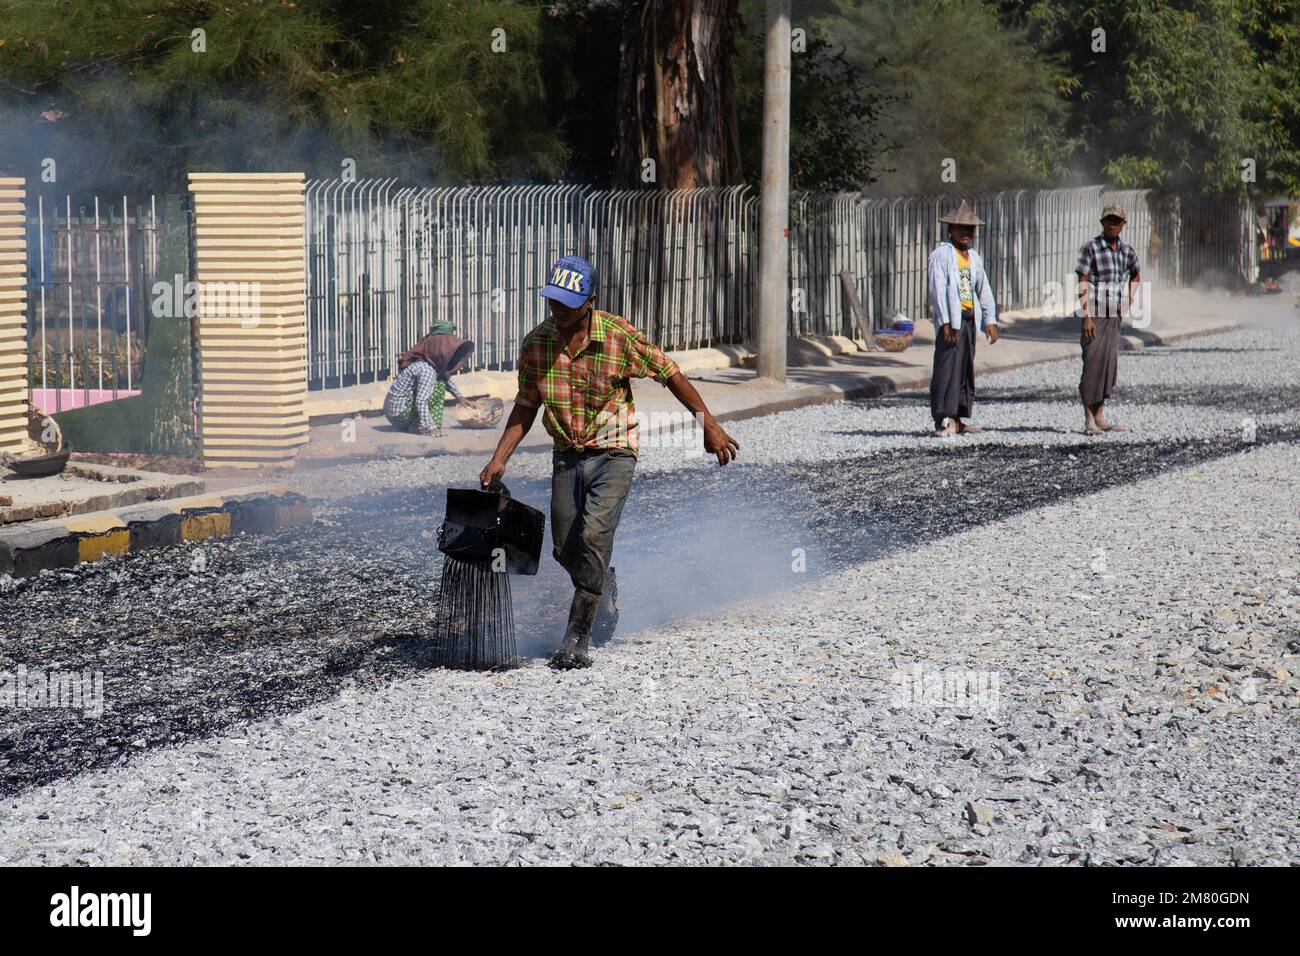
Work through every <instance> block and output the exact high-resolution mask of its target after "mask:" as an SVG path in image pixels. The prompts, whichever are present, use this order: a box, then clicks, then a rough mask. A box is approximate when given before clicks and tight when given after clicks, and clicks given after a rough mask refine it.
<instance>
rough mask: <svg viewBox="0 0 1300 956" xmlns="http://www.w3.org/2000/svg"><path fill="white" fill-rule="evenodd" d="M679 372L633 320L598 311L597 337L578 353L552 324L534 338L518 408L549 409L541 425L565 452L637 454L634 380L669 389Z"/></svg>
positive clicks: (522, 366)
mask: <svg viewBox="0 0 1300 956" xmlns="http://www.w3.org/2000/svg"><path fill="white" fill-rule="evenodd" d="M677 372H678V368H677V363H676V362H674V361H673V360H672V359H670V358H669V357H668V356H667V355H665V354H664V352H663V350H662V349H661V348H659V346H657V345H655V344H654V343H653V342H651V341H650V340H649V339H648V338H646V337H645V335H643V334H642V333H641V332H638V331H637V330H636V329H635V328H634V327H633V326H632V324H631V323H630V322H628V321H627V319H624V318H622V317H620V316H617V315H610V314H609V313H608V312H601V311H600V310H599V309H593V310H592V313H591V338H590V339H589V340H588V342H587V344H586V345H585V346H584V347H583V349H582V351H580V352H579V353H578V354H577V355H572V356H571V355H569V353H568V352H567V351H566V350H565V348H564V344H563V342H562V341H561V337H560V333H559V331H558V330H557V329H556V328H555V326H554V324H553V322H552V321H551V319H549V318H548V319H546V320H545V321H544V322H542V324H541V325H539V326H537V328H535V329H533V330H532V331H531V332H529V333H528V335H527V336H526V337H525V338H524V344H523V348H522V350H521V352H520V356H519V394H518V395H517V396H515V404H516V405H523V406H524V407H526V408H537V407H538V406H545V412H544V413H543V415H542V424H543V426H545V428H546V433H547V434H548V435H550V436H551V437H552V438H553V439H555V447H556V448H557V449H559V450H561V451H563V450H567V449H570V448H626V449H628V450H630V451H631V452H632V453H633V454H636V453H637V450H638V447H639V441H638V438H637V431H638V429H637V420H636V409H635V407H634V406H633V404H632V385H631V382H630V381H629V380H630V379H634V378H654V379H655V380H656V381H658V382H660V383H665V384H666V383H667V381H668V380H669V379H670V378H672V377H673V376H674V375H676V374H677Z"/></svg>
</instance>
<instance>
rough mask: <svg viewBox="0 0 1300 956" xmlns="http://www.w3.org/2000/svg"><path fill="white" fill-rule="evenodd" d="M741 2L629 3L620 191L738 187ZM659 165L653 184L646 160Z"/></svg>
mask: <svg viewBox="0 0 1300 956" xmlns="http://www.w3.org/2000/svg"><path fill="white" fill-rule="evenodd" d="M738 3H739V0H624V2H623V40H622V48H621V63H620V67H619V91H618V124H619V125H618V130H617V135H616V138H615V146H614V186H615V188H618V189H641V188H647V187H659V188H663V189H688V188H691V187H695V186H729V185H732V184H734V183H737V182H739V181H740V178H741V168H740V136H739V127H738V124H737V119H736V101H735V95H734V94H735V88H734V81H733V78H732V73H731V55H732V49H733V45H732V44H733V36H734V31H735V30H736V28H737V25H738V20H739V14H738ZM648 159H649V160H654V168H653V179H651V178H649V176H650V172H649V171H648V169H647V167H648V164H647V163H646V162H645V161H646V160H648Z"/></svg>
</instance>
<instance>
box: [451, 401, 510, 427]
mask: <svg viewBox="0 0 1300 956" xmlns="http://www.w3.org/2000/svg"><path fill="white" fill-rule="evenodd" d="M505 409H506V403H505V402H503V401H501V399H499V398H467V399H464V400H463V401H462V402H461V403H460V405H459V407H458V408H457V409H456V420H457V421H458V422H460V423H461V425H463V426H464V427H465V428H495V427H496V426H497V423H498V422H500V421H501V414H502V413H503V412H504V411H505Z"/></svg>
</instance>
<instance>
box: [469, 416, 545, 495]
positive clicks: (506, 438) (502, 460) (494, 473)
mask: <svg viewBox="0 0 1300 956" xmlns="http://www.w3.org/2000/svg"><path fill="white" fill-rule="evenodd" d="M537 408H538V406H536V405H520V404H519V403H518V402H515V407H514V408H512V409H510V417H509V418H507V419H506V427H505V428H504V429H503V430H502V432H501V440H500V441H498V442H497V450H496V451H495V452H493V453H492V460H491V461H489V462H488V463H487V467H486V468H484V469H483V470H482V471H481V472H479V476H478V482H479V485H480V486H482V487H484V488H486V487H487V486H488V485H490V484H492V482H493V481H494V480H495V479H498V478H500V477H501V476H502V475H504V474H505V473H506V462H508V461H509V460H510V456H511V455H513V454H514V453H515V449H516V448H518V447H519V443H520V442H521V441H523V440H524V436H525V435H527V434H528V430H529V429H530V428H532V427H533V422H535V421H536V420H537Z"/></svg>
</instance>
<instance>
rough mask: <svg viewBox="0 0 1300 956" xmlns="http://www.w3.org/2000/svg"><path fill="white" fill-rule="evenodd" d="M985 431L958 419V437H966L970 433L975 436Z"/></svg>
mask: <svg viewBox="0 0 1300 956" xmlns="http://www.w3.org/2000/svg"><path fill="white" fill-rule="evenodd" d="M983 430H984V429H982V428H980V427H979V426H978V425H968V424H966V423H965V422H964V421H962V420H961V419H960V418H959V419H957V434H958V435H965V434H967V433H970V434H972V435H974V434H977V433H979V432H982V431H983Z"/></svg>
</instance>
